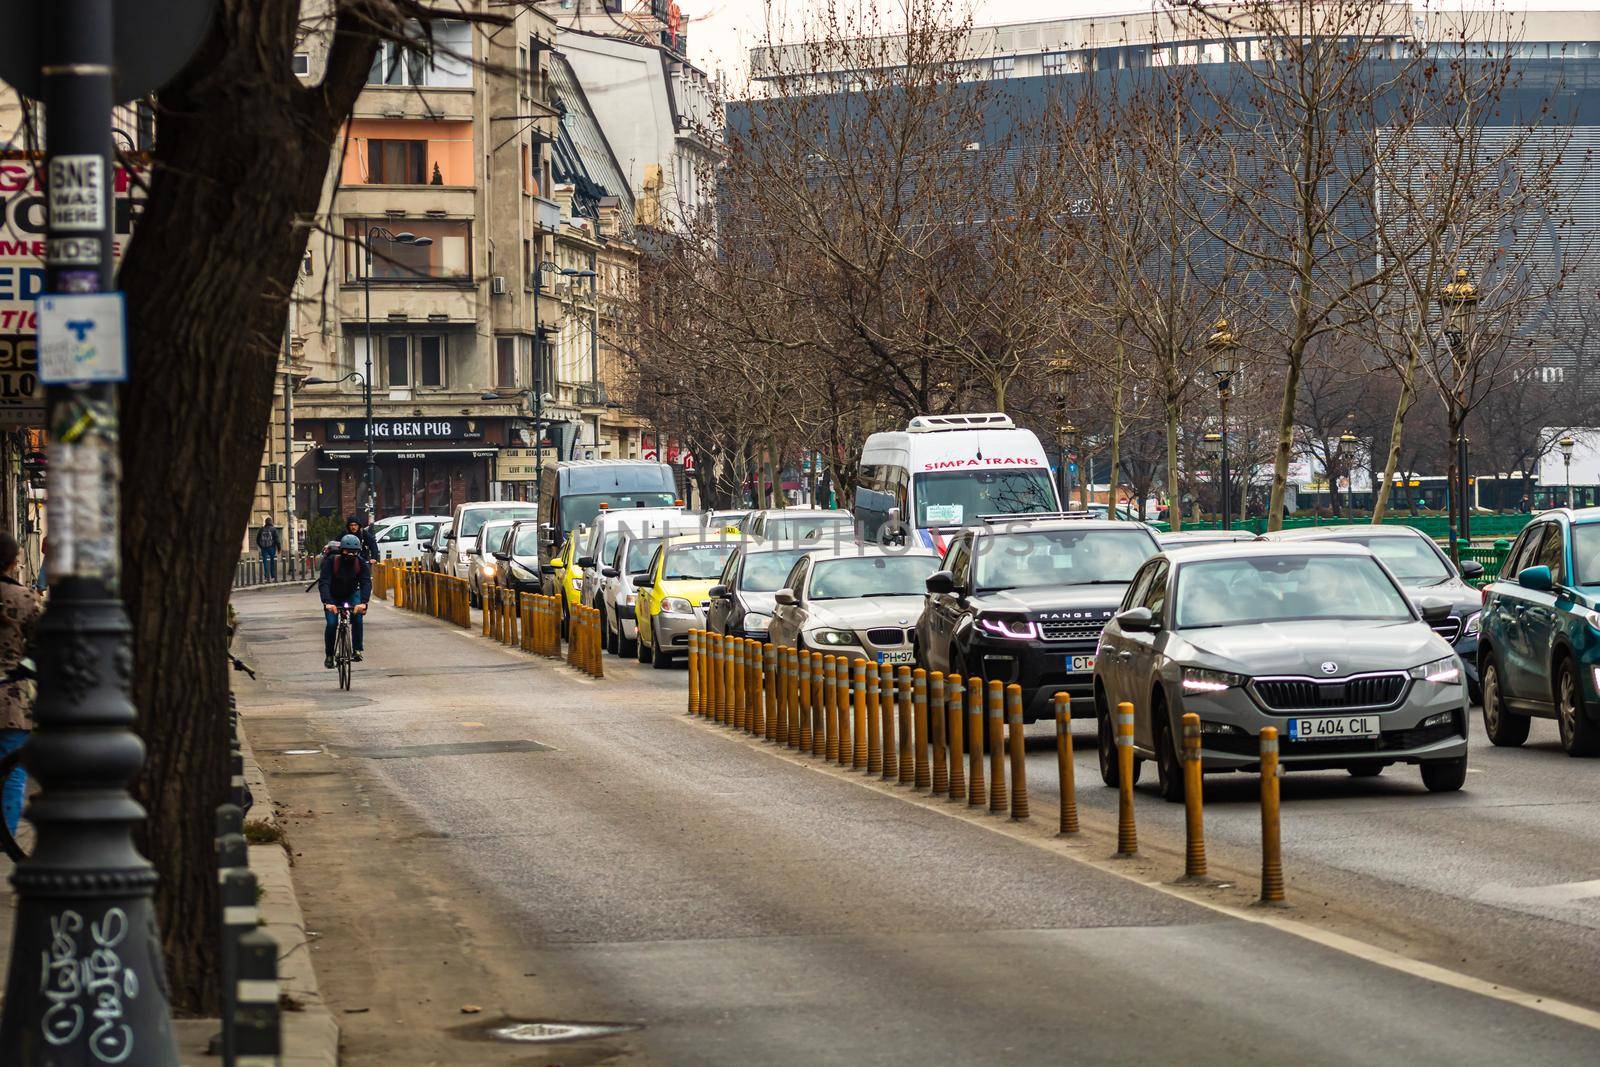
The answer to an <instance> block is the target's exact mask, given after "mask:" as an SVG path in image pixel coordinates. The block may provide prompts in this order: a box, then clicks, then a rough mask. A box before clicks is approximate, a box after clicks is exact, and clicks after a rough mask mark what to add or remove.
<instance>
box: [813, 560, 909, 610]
mask: <svg viewBox="0 0 1600 1067" xmlns="http://www.w3.org/2000/svg"><path fill="white" fill-rule="evenodd" d="M938 566H939V561H938V560H937V559H935V558H934V557H932V556H866V557H862V558H859V559H826V560H822V561H820V562H819V563H818V564H817V565H816V566H815V567H812V568H811V599H812V600H848V599H853V598H855V597H868V596H921V595H922V594H923V593H926V592H927V591H928V587H927V585H926V582H927V580H928V575H930V574H932V573H933V572H934V570H936V569H937V568H938Z"/></svg>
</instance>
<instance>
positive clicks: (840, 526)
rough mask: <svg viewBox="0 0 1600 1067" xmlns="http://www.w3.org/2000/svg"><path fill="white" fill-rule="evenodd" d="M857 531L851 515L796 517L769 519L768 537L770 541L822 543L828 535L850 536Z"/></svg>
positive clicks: (767, 525) (767, 526)
mask: <svg viewBox="0 0 1600 1067" xmlns="http://www.w3.org/2000/svg"><path fill="white" fill-rule="evenodd" d="M854 530H855V519H854V517H852V516H850V515H795V516H785V517H784V518H781V519H769V520H767V524H766V537H767V539H768V540H769V541H821V540H823V539H825V538H826V536H827V535H828V534H832V533H838V534H845V535H849V534H851V533H852V532H853V531H854Z"/></svg>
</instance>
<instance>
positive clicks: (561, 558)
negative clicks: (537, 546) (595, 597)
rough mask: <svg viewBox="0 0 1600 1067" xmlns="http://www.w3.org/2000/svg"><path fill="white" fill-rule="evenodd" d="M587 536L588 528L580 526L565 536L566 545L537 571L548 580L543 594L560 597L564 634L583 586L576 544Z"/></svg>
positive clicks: (581, 569)
mask: <svg viewBox="0 0 1600 1067" xmlns="http://www.w3.org/2000/svg"><path fill="white" fill-rule="evenodd" d="M588 536H589V528H588V527H587V526H580V527H578V528H577V529H576V530H573V531H572V533H571V534H569V535H568V536H567V540H566V543H565V544H563V545H562V546H561V550H560V551H559V552H557V553H556V554H555V555H554V556H553V557H551V559H550V561H549V562H548V563H546V564H545V565H544V566H542V567H540V568H539V570H540V572H541V573H543V574H544V575H545V577H546V578H548V579H549V582H548V584H547V585H546V586H545V592H546V594H547V595H550V596H557V595H559V596H560V597H561V620H562V629H563V632H565V628H566V620H567V619H569V618H571V617H572V608H573V605H575V604H578V603H579V602H580V601H579V596H580V587H581V586H582V585H583V568H582V567H580V566H578V561H577V555H578V544H579V542H581V541H585V540H587V539H588Z"/></svg>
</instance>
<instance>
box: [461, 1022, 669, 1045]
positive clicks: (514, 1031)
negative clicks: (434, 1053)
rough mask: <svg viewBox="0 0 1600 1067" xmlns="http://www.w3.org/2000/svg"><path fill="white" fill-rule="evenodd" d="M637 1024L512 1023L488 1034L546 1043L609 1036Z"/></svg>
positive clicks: (508, 1038) (509, 1038) (515, 1039)
mask: <svg viewBox="0 0 1600 1067" xmlns="http://www.w3.org/2000/svg"><path fill="white" fill-rule="evenodd" d="M637 1029H638V1027H637V1026H616V1025H612V1024H608V1023H512V1024H510V1025H508V1026H498V1027H496V1028H494V1029H493V1030H490V1031H489V1036H490V1037H493V1038H498V1039H499V1040H501V1041H521V1042H527V1043H530V1044H532V1043H541V1044H548V1043H550V1042H553V1041H585V1040H588V1039H589V1038H593V1037H611V1036H612V1035H613V1034H624V1033H627V1032H628V1031H629V1030H637Z"/></svg>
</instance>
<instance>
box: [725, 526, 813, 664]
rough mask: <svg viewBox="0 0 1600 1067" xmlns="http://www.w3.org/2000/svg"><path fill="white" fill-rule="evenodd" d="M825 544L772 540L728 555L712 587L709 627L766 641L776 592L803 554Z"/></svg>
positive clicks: (742, 546) (746, 545) (741, 547)
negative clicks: (797, 543) (792, 543)
mask: <svg viewBox="0 0 1600 1067" xmlns="http://www.w3.org/2000/svg"><path fill="white" fill-rule="evenodd" d="M823 547H824V546H822V545H820V544H815V545H809V546H805V547H800V548H794V547H790V546H787V545H783V544H774V543H769V542H752V543H749V544H745V545H741V546H740V547H739V548H738V549H737V550H736V551H735V552H734V553H733V555H731V556H729V557H728V564H727V566H725V567H724V568H723V569H722V574H721V576H719V577H718V579H717V584H716V585H714V586H712V587H711V604H710V606H709V607H707V608H706V629H708V630H710V631H711V632H712V633H717V634H729V635H732V636H734V637H748V638H752V639H755V640H758V641H765V640H766V639H767V627H769V626H771V625H772V613H773V611H774V610H775V609H776V607H777V602H776V601H775V600H774V599H773V594H775V593H776V592H777V591H778V590H779V589H781V588H783V583H784V579H786V578H788V577H789V572H790V571H791V570H793V569H794V565H795V563H796V561H798V560H799V559H800V557H801V556H804V555H806V554H807V553H808V552H816V551H819V550H821V549H822V548H823Z"/></svg>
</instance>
